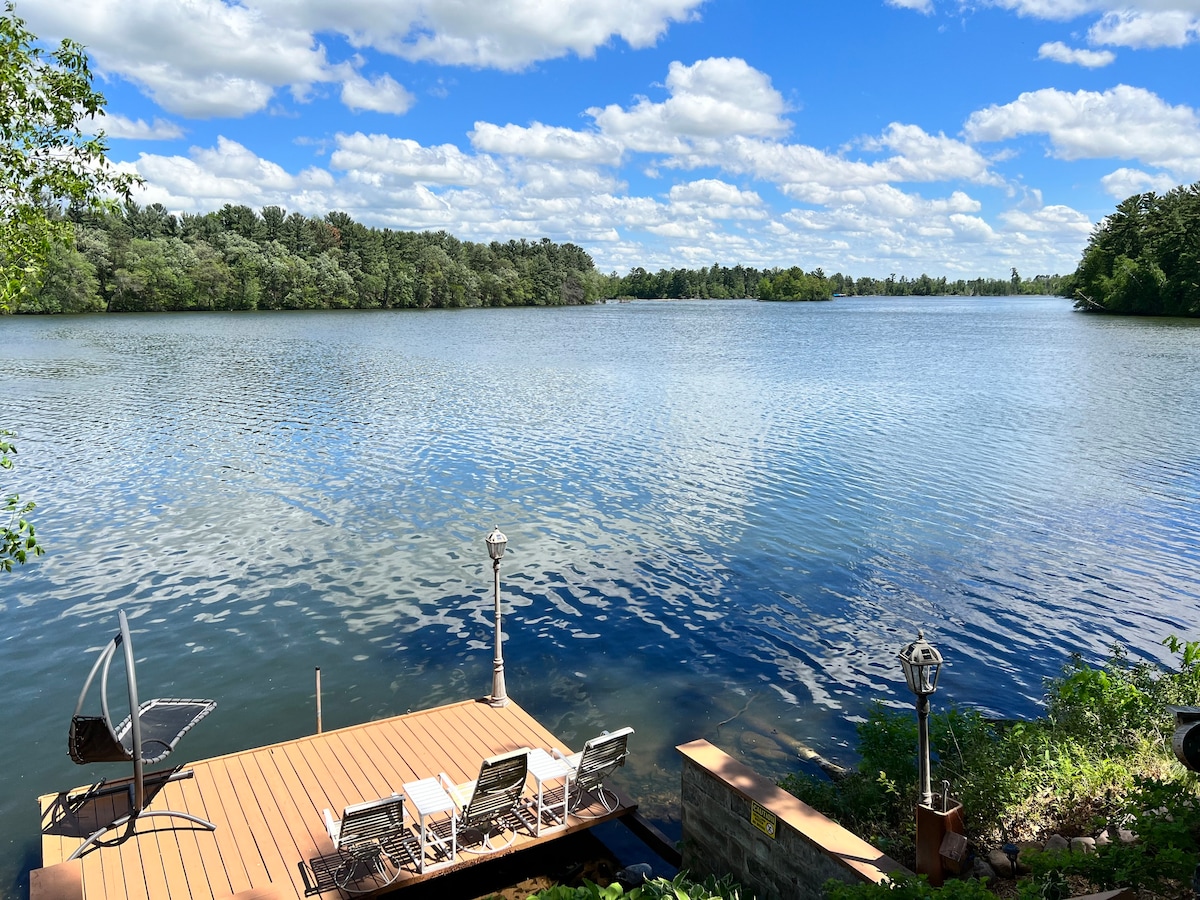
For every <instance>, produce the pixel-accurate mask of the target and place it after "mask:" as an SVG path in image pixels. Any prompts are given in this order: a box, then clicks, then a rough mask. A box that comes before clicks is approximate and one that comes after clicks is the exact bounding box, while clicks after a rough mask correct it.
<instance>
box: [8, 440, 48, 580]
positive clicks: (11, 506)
mask: <svg viewBox="0 0 1200 900" xmlns="http://www.w3.org/2000/svg"><path fill="white" fill-rule="evenodd" d="M13 436H14V435H13V433H12V432H11V431H0V470H3V471H11V470H12V468H13V457H14V456H16V455H17V447H16V445H15V444H13V443H12V442H11V441H10V440H9V438H11V437H13ZM34 507H35V505H34V503H33V501H31V500H28V501H25V502H21V497H20V495H19V494H6V495H5V497H4V515H3V520H2V521H0V526H2V527H0V569H3V570H4V571H5V572H11V571H12V567H13V563H14V562H16V563H21V564H24V563H25V562H27V561H28V560H29V557H30V556H31V555H32V556H41V555H42V546H41V544H39V543H38V541H37V533H36V531H35V529H34V527H33V523H32V522H30V521H29V520H28V519H27V518H25V517H26V516H28V515H29V514H30V513H31V512H33V510H34Z"/></svg>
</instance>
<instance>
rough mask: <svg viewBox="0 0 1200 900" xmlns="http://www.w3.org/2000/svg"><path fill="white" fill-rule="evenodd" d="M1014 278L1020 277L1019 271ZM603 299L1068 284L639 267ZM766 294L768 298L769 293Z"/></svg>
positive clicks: (958, 291)
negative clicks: (658, 269)
mask: <svg viewBox="0 0 1200 900" xmlns="http://www.w3.org/2000/svg"><path fill="white" fill-rule="evenodd" d="M1013 275H1016V272H1015V270H1014V272H1013ZM601 277H602V278H603V281H604V288H603V296H605V297H609V298H611V297H632V298H637V299H642V300H682V299H705V300H706V299H709V298H712V299H715V300H722V299H725V298H730V297H732V298H750V299H754V300H827V299H829V298H830V297H852V296H860V297H868V296H870V297H933V296H960V297H1006V296H1013V295H1034V294H1040V295H1060V294H1061V288H1062V284H1063V282H1064V280H1065V278H1064V276H1060V275H1038V276H1036V277H1034V278H1029V279H1024V278H1020V277H1019V276H1017V277H1016V278H975V279H972V280H970V281H967V280H965V279H961V278H960V279H958V280H957V281H949V280H947V279H946V278H945V276H943V277H941V278H931V277H930V276H928V275H925V274H922V275H921V276H920V277H919V278H913V279H910V278H908V277H906V276H901V277H900V278H896V276H895V275H891V276H889V277H888V278H885V279H881V278H866V277H864V278H854V277H853V276H850V275H843V274H842V273H841V272H837V273H835V274H833V275H828V276H827V275H826V274H825V273H824V272H823V271H821V269H819V268H818V269H815V270H813V271H812V272H809V273H805V272H804V271H803V270H802V269H800V268H799V267H796V266H793V267H791V268H788V269H778V268H776V269H756V268H754V267H753V266H740V265H739V266H734V267H732V268H729V267H727V266H722V265H721V264H720V263H713V264H712V265H711V266H708V267H705V268H701V269H662V270H660V271H658V272H648V271H646V270H645V269H644V268H641V267H637V268H634V269H633V270H631V271H630V273H629V274H628V275H626V276H624V277H622V276H619V275H617V274H616V273H615V272H614V273H613V274H611V275H608V276H601ZM764 290H765V291H766V294H765V295H764V294H763V291H764Z"/></svg>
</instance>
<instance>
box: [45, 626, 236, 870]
mask: <svg viewBox="0 0 1200 900" xmlns="http://www.w3.org/2000/svg"><path fill="white" fill-rule="evenodd" d="M117 619H118V621H119V623H120V631H119V632H118V633H117V635H116V636H115V637H114V638H113V639H112V640H110V641H109V642H108V643H107V644H106V645H105V647H104V649H103V650H101V651H100V655H99V656H98V657H97V658H96V662H95V663H94V664H93V665H92V670H91V672H90V673H88V677H87V680H86V681H84V683H83V690H81V691H80V692H79V700H78V702H77V703H76V704H75V713H74V715H72V716H71V730H70V733H69V734H68V736H67V753H68V754H69V755H70V757H71V759H72V760H74V761H75V762H76V763H78V764H79V765H81V766H82V765H88V764H89V763H98V762H126V763H127V762H132V763H133V779H132V780H131V781H130V782H129V783H128V785H125V786H122V787H119V788H118V789H120V790H128V792H129V801H130V802H129V812H128V813H126V814H124V815H120V816H118V817H117V818H116V819H115V820H113V821H112V822H110V823H109V824H107V825H105V826H104V827H103V828H101V829H99V830H98V831H96V832H95V833H94V834H92V835H91V836H90V837H88V839H87V840H86V841H84V842H83V843H82V844H80V845H79V847H77V848H76V849H75V851H74V853H72V854H71V856H70V857H69V858H70V859H78V858H79V856H80V855H81V854H83V853H84V852H85V851H87V850H88V849H89V848H91V847H93V846H95V845H96V844H97V843H98V842H99V840H100V838H101V836H102V835H104V833H105V832H107V831H110V830H112V829H115V828H119V827H121V826H124V827H125V834H126V837H128V836H130V835H132V834H133V831H134V823H135V822H136V820H137V819H138V817H139V816H173V817H175V818H180V819H186V820H188V821H191V822H195V823H196V824H198V825H201V826H203V827H205V828H207V829H208V830H210V831H212V830H215V829H216V827H217V826H216V825H214V824H213V823H212V822H209V821H208V820H206V819H202V818H200V817H199V816H194V815H192V814H191V813H183V812H176V811H174V810H153V811H148V810H146V776H145V772H144V770H143V766H145V765H148V764H149V765H152V764H154V763H157V762H160V761H161V760H163V759H165V758H166V757H167V756H168V755H169V754H170V753H171V751H172V750H174V749H175V745H176V744H177V743H179V739H180V738H182V737H183V736H184V735H185V734H187V733H188V732H189V731H191V729H192V727H193V726H194V725H195V724H196V723H197V722H199V721H200V720H201V719H203V718H204V717H205V716H207V715H208V714H209V713H210V712H212V711H213V710H214V709H215V708H216V705H217V704H216V702H215V701H213V700H180V699H177V698H166V699H164V698H156V699H154V700H146V701H145V702H142V703H139V702H138V698H137V679H136V677H135V674H134V657H133V647H132V646H131V640H130V636H129V620H128V618H127V617H126V615H125V611H124V610H119V611H118V613H117ZM118 651H121V652H122V656H123V659H124V663H125V682H126V685H125V687H126V693H127V695H128V699H129V706H128V708H129V710H130V715H128V716H126V717H125V719H124V720H123V721H122V722H121V723H120V724H119V725H117V726H116V727H113V720H112V716H111V715H110V712H109V705H108V674H109V668H110V667H111V665H112V661H113V658H114V657H115V656H116V655H117V652H118ZM97 675H99V676H100V690H99V694H100V697H99V699H100V708H101V712H102V715H99V716H96V715H84V713H83V707H84V703H85V702H86V700H87V698H88V692H89V691H90V690H91V686H92V683H93V681H94V680H95V678H96V676H97ZM190 775H191V772H190V771H188V772H183V773H178V772H176V773H172V774H170V775H169V776H168V780H174V779H176V778H185V777H190ZM102 783H103V782H101V784H102ZM98 789H99V785H96V786H95V787H94V788H93V790H92V791H89V794H88V796H89V797H92V796H95V793H94V792H95V791H96V790H98Z"/></svg>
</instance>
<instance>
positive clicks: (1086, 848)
mask: <svg viewBox="0 0 1200 900" xmlns="http://www.w3.org/2000/svg"><path fill="white" fill-rule="evenodd" d="M1071 852H1072V853H1095V852H1096V839H1095V838H1090V837H1077V838H1071Z"/></svg>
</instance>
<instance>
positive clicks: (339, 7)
mask: <svg viewBox="0 0 1200 900" xmlns="http://www.w3.org/2000/svg"><path fill="white" fill-rule="evenodd" d="M16 9H17V13H18V15H20V16H21V17H22V18H24V19H25V20H26V22H27V23H28V25H29V27H30V28H31V29H32V30H33V31H34V33H36V34H38V35H39V36H40V37H41V38H42V39H43V40H45V41H47V42H49V41H57V40H58V39H60V38H62V37H71V38H73V39H75V40H77V41H80V42H81V43H83V44H84V45H86V46H87V48H88V50H89V52H90V54H91V57H92V63H93V66H94V69H95V71H96V73H97V76H98V83H99V87H100V89H101V90H102V91H103V92H104V94H105V96H106V97H107V98H108V113H109V114H108V116H107V117H106V118H105V119H104V120H103V127H104V129H105V131H106V133H107V136H108V139H109V144H110V157H111V158H112V159H113V160H115V161H117V162H119V163H120V164H121V165H122V166H123V167H125V168H128V169H130V170H132V171H136V172H138V173H139V174H140V175H141V176H142V177H143V178H144V179H145V181H146V184H145V188H144V189H143V190H142V192H141V194H140V196H139V198H138V199H139V200H140V202H143V203H151V202H159V203H162V204H164V205H165V206H166V207H167V208H168V209H170V210H172V211H173V212H207V211H210V210H215V209H219V208H220V207H221V206H223V205H224V204H225V203H235V204H236V203H244V204H246V205H249V206H251V207H254V208H256V209H258V208H261V207H263V206H267V205H277V206H282V207H284V208H285V209H286V210H287V211H289V212H301V213H304V214H306V215H318V216H320V215H324V214H325V213H326V212H329V211H331V210H341V211H344V212H347V213H349V214H350V215H351V216H353V217H354V218H355V219H357V220H358V221H360V222H363V223H365V224H368V225H374V226H379V227H389V228H397V229H411V230H426V229H430V230H439V229H444V230H446V231H449V232H451V233H452V234H455V235H457V236H458V237H460V238H463V239H467V240H477V241H491V240H502V241H503V240H508V239H510V238H522V237H524V238H531V239H538V238H541V237H543V236H546V237H550V238H551V239H553V240H555V241H572V242H574V243H576V244H579V245H580V246H582V247H584V248H585V249H586V250H587V251H588V252H589V253H591V254H592V257H593V258H594V259H595V261H596V264H597V266H599V267H600V269H601V270H603V271H606V272H607V271H614V270H615V271H617V272H620V273H624V272H626V271H628V270H629V268H630V267H632V266H635V265H641V266H645V267H646V268H648V269H652V270H653V269H658V268H664V267H665V268H671V267H676V266H685V267H689V268H698V267H700V266H704V265H710V264H712V263H713V262H720V263H722V264H724V265H734V264H736V263H745V264H749V265H756V266H776V265H778V266H791V265H800V266H802V267H803V268H805V269H809V270H811V269H813V268H816V267H818V266H820V267H822V268H823V269H824V270H825V271H826V272H827V273H832V272H838V271H840V272H843V273H846V274H851V275H854V276H862V275H872V276H877V277H886V276H887V275H888V274H890V273H896V274H897V275H908V276H910V277H916V276H917V275H920V274H921V273H927V274H930V275H934V276H937V275H947V276H949V277H951V278H957V277H974V276H979V275H982V276H991V277H1007V276H1008V274H1009V271H1010V269H1011V268H1013V267H1016V268H1017V269H1019V270H1020V272H1021V273H1022V274H1023V275H1026V276H1031V275H1035V274H1049V273H1053V272H1062V273H1065V272H1069V271H1072V270H1073V269H1074V268H1075V266H1076V264H1077V263H1078V260H1079V255H1080V253H1081V251H1082V250H1083V247H1084V245H1085V244H1086V242H1087V238H1088V235H1089V234H1090V232H1091V230H1092V228H1093V226H1094V225H1095V223H1097V222H1098V221H1100V219H1101V218H1102V217H1103V216H1104V215H1105V214H1107V213H1108V212H1109V211H1111V209H1112V208H1113V206H1114V205H1115V204H1116V203H1117V202H1118V201H1119V200H1121V199H1123V198H1125V197H1127V196H1129V195H1130V194H1133V193H1139V192H1142V191H1147V190H1156V191H1160V192H1161V191H1165V190H1168V189H1169V188H1171V187H1173V186H1175V185H1179V184H1191V183H1193V182H1196V181H1198V180H1200V113H1198V111H1197V104H1198V103H1200V96H1198V95H1200V0H1129V2H1125V3H1119V2H1115V0H976V2H964V0H887V2H885V0H822V2H817V0H790V2H750V0H387V2H382V0H244V2H242V3H232V2H222V0H89V2H88V3H82V2H80V0H36V2H31V0H17V3H16Z"/></svg>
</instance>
